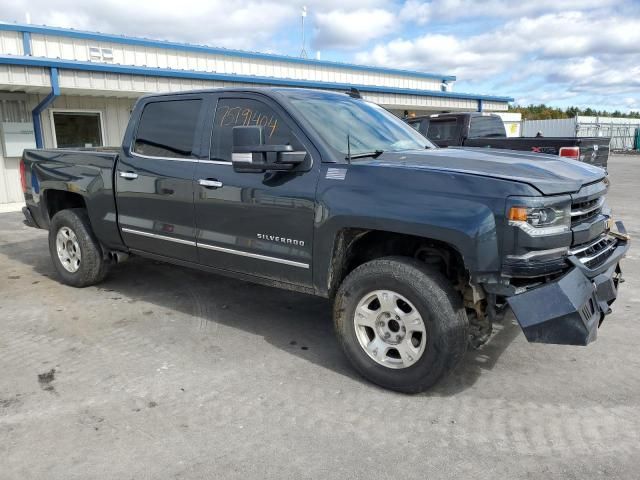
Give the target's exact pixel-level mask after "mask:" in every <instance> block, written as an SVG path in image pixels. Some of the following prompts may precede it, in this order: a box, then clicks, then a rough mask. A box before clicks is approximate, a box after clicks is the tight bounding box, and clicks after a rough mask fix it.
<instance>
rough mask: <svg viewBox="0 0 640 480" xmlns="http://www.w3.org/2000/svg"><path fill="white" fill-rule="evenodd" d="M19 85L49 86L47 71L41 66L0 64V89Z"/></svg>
mask: <svg viewBox="0 0 640 480" xmlns="http://www.w3.org/2000/svg"><path fill="white" fill-rule="evenodd" d="M14 86H20V87H24V86H27V87H51V82H50V80H49V71H48V69H46V68H41V67H21V66H17V65H0V89H3V88H5V89H11V88H12V87H14Z"/></svg>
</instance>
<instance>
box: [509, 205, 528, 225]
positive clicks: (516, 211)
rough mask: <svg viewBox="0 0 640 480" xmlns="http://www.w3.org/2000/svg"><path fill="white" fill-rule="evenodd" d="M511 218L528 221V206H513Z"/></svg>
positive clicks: (510, 212)
mask: <svg viewBox="0 0 640 480" xmlns="http://www.w3.org/2000/svg"><path fill="white" fill-rule="evenodd" d="M509 220H511V221H512V222H526V221H527V209H526V207H511V208H510V209H509Z"/></svg>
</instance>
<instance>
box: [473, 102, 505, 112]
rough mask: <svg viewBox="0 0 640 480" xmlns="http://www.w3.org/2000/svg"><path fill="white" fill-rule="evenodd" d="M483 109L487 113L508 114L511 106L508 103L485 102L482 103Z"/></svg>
mask: <svg viewBox="0 0 640 480" xmlns="http://www.w3.org/2000/svg"><path fill="white" fill-rule="evenodd" d="M476 107H477V104H476ZM482 109H483V110H486V111H496V112H503V111H504V112H506V111H507V110H508V109H509V105H508V104H507V103H506V102H490V101H486V100H484V101H483V102H482Z"/></svg>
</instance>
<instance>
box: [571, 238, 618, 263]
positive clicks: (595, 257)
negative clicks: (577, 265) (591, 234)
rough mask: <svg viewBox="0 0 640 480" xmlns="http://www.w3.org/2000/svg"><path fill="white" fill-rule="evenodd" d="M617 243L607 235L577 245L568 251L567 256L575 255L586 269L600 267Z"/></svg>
mask: <svg viewBox="0 0 640 480" xmlns="http://www.w3.org/2000/svg"><path fill="white" fill-rule="evenodd" d="M617 244H618V241H617V240H616V239H615V238H613V237H610V236H609V235H607V234H603V235H601V236H600V237H598V238H596V239H595V240H592V241H591V242H588V243H586V244H583V245H577V246H575V247H573V248H572V249H571V250H569V255H575V256H576V257H578V259H579V260H580V262H582V264H583V265H585V266H586V267H588V268H592V269H593V268H597V267H599V266H600V265H602V264H603V263H604V262H605V261H606V260H607V258H609V255H611V254H612V253H613V251H614V250H615V248H616V246H617Z"/></svg>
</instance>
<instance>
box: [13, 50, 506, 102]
mask: <svg viewBox="0 0 640 480" xmlns="http://www.w3.org/2000/svg"><path fill="white" fill-rule="evenodd" d="M0 64H5V65H20V66H31V67H45V68H60V69H67V70H82V71H91V72H106V73H120V74H126V75H144V76H153V77H165V78H188V79H195V80H217V81H223V82H238V83H253V84H257V85H272V86H286V87H302V88H322V89H330V90H349V89H351V87H355V88H357V89H358V90H360V91H362V92H370V93H397V94H402V95H417V96H421V97H444V98H455V99H464V100H480V99H482V100H487V101H495V102H512V101H513V98H510V97H498V96H493V95H478V94H472V93H457V92H441V91H437V90H414V89H410V88H396V87H380V86H377V85H357V84H352V83H337V82H315V81H311V80H296V79H288V78H287V79H285V78H276V77H259V76H252V75H235V74H229V73H215V72H198V71H194V70H172V69H163V68H152V67H133V66H126V65H114V64H108V63H94V62H80V61H77V60H60V59H57V58H43V57H20V56H13V55H0Z"/></svg>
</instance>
